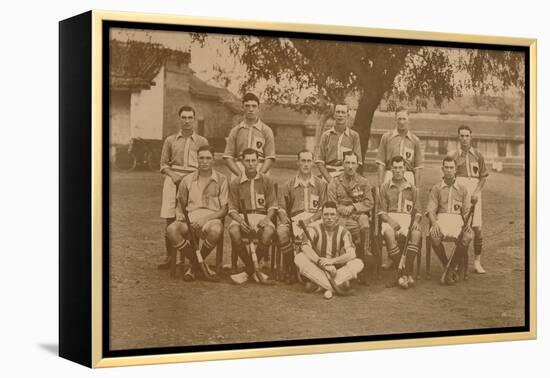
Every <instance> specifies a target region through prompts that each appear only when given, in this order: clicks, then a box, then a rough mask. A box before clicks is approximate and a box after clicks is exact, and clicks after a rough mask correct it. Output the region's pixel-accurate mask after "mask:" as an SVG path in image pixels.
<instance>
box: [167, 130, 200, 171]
mask: <svg viewBox="0 0 550 378" xmlns="http://www.w3.org/2000/svg"><path fill="white" fill-rule="evenodd" d="M201 146H208V140H207V139H206V138H205V137H202V136H200V135H198V134H197V133H195V132H193V134H191V136H189V137H187V138H186V137H184V136H183V135H182V134H181V130H180V131H178V132H177V134H174V135H170V136H169V137H167V138H166V139H165V140H164V145H163V146H162V153H161V155H160V171H161V172H162V171H163V170H164V169H166V168H172V169H174V170H175V171H178V172H182V173H183V172H192V171H196V170H197V169H198V167H199V163H198V161H197V151H198V149H199V148H200V147H201Z"/></svg>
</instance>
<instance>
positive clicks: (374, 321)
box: [108, 28, 528, 350]
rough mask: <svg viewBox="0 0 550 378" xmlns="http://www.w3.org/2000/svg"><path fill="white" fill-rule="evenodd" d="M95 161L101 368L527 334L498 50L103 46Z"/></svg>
mask: <svg viewBox="0 0 550 378" xmlns="http://www.w3.org/2000/svg"><path fill="white" fill-rule="evenodd" d="M308 38H309V37H308ZM109 158H110V167H111V168H110V173H109V177H110V179H109V187H110V189H109V192H110V210H109V214H110V218H109V236H110V241H109V245H110V248H109V277H108V280H109V281H108V282H109V303H110V307H109V308H110V314H109V319H110V325H109V330H110V335H109V347H110V349H111V350H131V349H143V348H161V347H175V346H197V345H199V346H200V345H217V344H228V345H233V344H246V343H255V342H269V341H288V340H298V341H299V340H310V339H323V340H326V339H330V338H342V337H352V336H384V335H399V334H406V335H409V334H415V333H418V334H424V333H430V332H443V331H471V330H483V329H488V330H492V329H503V328H507V327H508V328H509V327H520V326H523V325H525V323H526V321H527V320H526V319H527V318H526V317H527V315H526V293H525V288H526V250H525V238H526V231H525V230H526V201H525V196H526V194H527V193H526V192H525V188H526V185H525V183H526V177H525V176H526V175H525V169H526V166H525V163H526V161H525V160H526V124H525V56H524V55H523V54H521V53H519V52H516V51H512V50H490V49H486V50H485V49H480V48H473V47H471V48H467V47H463V48H458V47H452V48H451V47H435V46H428V45H426V46H421V45H412V44H402V45H397V44H389V43H388V44H384V43H379V42H376V43H374V42H368V41H364V42H358V41H333V40H326V39H322V38H317V39H316V38H311V39H306V38H305V37H304V38H299V37H294V36H289V37H288V38H287V37H269V36H254V35H242V34H216V33H198V32H185V31H162V30H143V29H129V28H128V29H126V28H120V29H112V30H111V34H110V37H109ZM527 195H528V194H527Z"/></svg>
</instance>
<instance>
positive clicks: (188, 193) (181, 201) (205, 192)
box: [176, 170, 229, 219]
mask: <svg viewBox="0 0 550 378" xmlns="http://www.w3.org/2000/svg"><path fill="white" fill-rule="evenodd" d="M228 196H229V185H228V183H227V178H226V177H225V176H224V175H222V174H220V173H218V172H216V171H214V170H213V171H212V175H211V176H210V179H209V181H208V182H207V184H206V185H205V186H204V188H201V187H200V185H199V172H193V173H191V174H189V175H187V176H185V177H184V178H183V180H181V182H180V184H179V187H178V197H177V199H178V205H177V206H176V210H177V211H176V217H177V218H178V219H181V217H178V216H179V215H183V213H182V212H181V208H180V206H182V207H184V208H185V209H186V210H187V211H188V212H189V213H191V212H193V211H195V210H197V209H208V210H212V211H219V210H220V209H221V208H222V207H224V206H226V205H227V202H228Z"/></svg>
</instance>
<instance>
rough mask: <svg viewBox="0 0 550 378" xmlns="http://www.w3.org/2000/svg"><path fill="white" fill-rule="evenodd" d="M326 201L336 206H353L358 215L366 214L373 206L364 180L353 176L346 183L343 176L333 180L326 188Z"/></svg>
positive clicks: (370, 194)
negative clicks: (334, 203) (332, 202)
mask: <svg viewBox="0 0 550 378" xmlns="http://www.w3.org/2000/svg"><path fill="white" fill-rule="evenodd" d="M327 200H328V201H334V202H336V204H337V205H343V206H349V205H353V207H355V210H356V212H357V213H359V214H364V213H368V212H369V211H370V210H371V209H372V206H373V202H374V201H373V199H372V191H371V186H370V185H369V183H368V181H367V179H366V178H364V177H363V176H361V175H358V174H355V175H354V176H353V178H352V179H351V180H349V182H348V181H346V178H345V174H343V175H341V176H339V177H336V178H334V179H333V180H332V181H331V182H330V183H329V184H328V188H327Z"/></svg>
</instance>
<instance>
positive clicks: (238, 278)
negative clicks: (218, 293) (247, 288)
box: [229, 272, 248, 285]
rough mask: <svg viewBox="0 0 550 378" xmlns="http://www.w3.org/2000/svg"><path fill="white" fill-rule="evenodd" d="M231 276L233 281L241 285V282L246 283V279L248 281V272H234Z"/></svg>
mask: <svg viewBox="0 0 550 378" xmlns="http://www.w3.org/2000/svg"><path fill="white" fill-rule="evenodd" d="M229 278H230V279H231V281H232V282H233V283H236V284H238V285H241V284H243V283H245V282H246V281H248V273H246V272H241V273H236V274H232V275H230V276H229Z"/></svg>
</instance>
